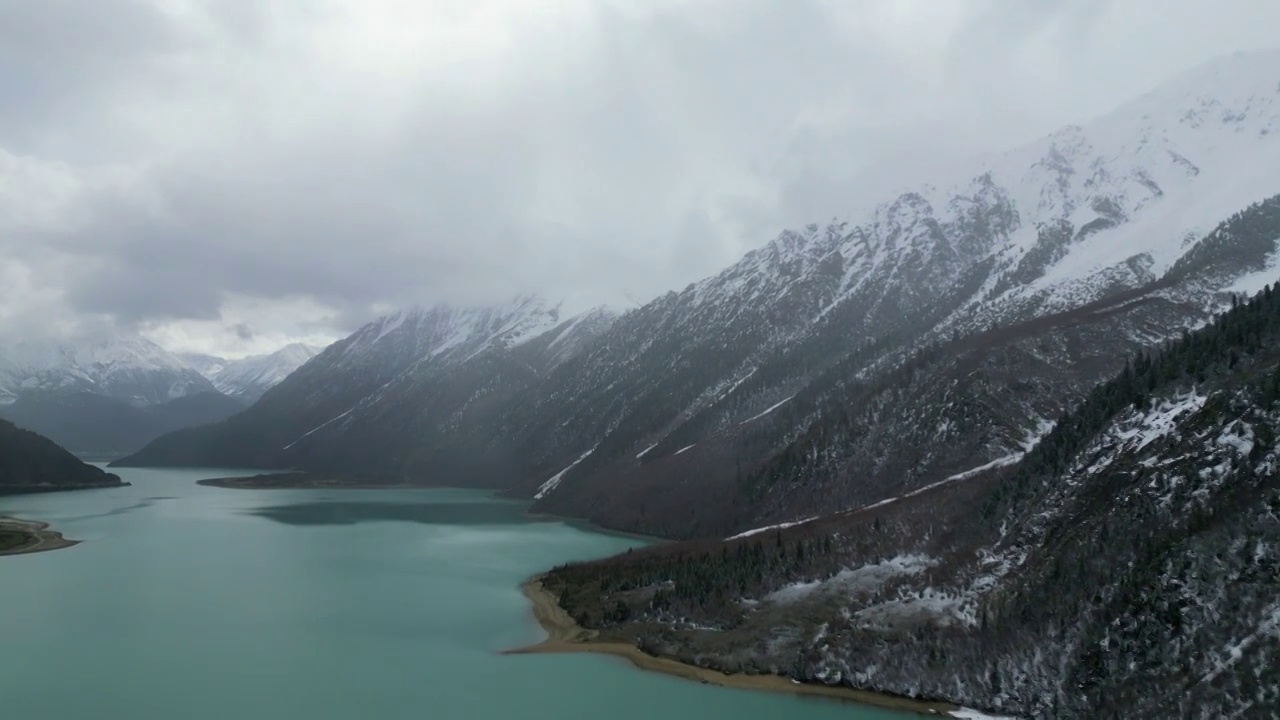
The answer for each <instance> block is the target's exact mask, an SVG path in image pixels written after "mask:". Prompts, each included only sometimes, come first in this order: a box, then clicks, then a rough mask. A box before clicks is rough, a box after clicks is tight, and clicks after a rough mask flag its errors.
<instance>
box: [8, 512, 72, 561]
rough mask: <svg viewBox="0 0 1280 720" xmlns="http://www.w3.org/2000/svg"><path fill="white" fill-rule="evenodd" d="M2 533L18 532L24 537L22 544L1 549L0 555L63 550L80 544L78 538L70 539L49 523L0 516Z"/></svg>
mask: <svg viewBox="0 0 1280 720" xmlns="http://www.w3.org/2000/svg"><path fill="white" fill-rule="evenodd" d="M0 534H17V535H21V536H23V537H24V540H23V542H21V543H20V544H18V545H15V546H13V547H10V548H5V549H0V556H3V555H25V554H28V553H38V552H46V551H49V550H61V549H63V548H69V547H71V546H73V545H78V544H79V541H78V540H68V539H66V538H64V537H63V536H62V533H60V532H57V531H56V530H50V529H49V523H42V522H35V521H34V520H19V519H17V518H11V517H0Z"/></svg>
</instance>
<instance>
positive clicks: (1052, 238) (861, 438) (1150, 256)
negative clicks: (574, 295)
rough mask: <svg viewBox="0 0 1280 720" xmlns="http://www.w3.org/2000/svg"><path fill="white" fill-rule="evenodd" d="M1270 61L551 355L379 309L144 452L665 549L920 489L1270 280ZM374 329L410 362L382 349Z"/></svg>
mask: <svg viewBox="0 0 1280 720" xmlns="http://www.w3.org/2000/svg"><path fill="white" fill-rule="evenodd" d="M1276 59H1277V55H1276V54H1274V53H1272V54H1258V55H1245V56H1233V57H1231V58H1226V59H1223V60H1222V61H1219V62H1217V63H1214V64H1211V65H1210V66H1207V67H1206V68H1202V69H1200V70H1198V71H1196V72H1193V73H1191V74H1189V75H1187V76H1184V77H1182V78H1179V79H1176V80H1174V81H1173V82H1171V83H1169V84H1167V85H1165V86H1163V87H1162V88H1159V89H1158V90H1156V91H1155V92H1153V93H1151V94H1149V95H1147V96H1144V97H1142V98H1138V99H1136V100H1135V101H1133V102H1131V103H1129V104H1127V105H1125V106H1124V107H1121V108H1119V109H1118V110H1117V111H1116V112H1114V113H1112V114H1110V115H1108V116H1106V117H1104V118H1100V119H1099V120H1097V121H1095V122H1093V123H1090V124H1088V125H1086V126H1083V127H1072V128H1066V129H1064V130H1062V131H1060V132H1058V133H1055V134H1053V135H1051V136H1049V137H1047V138H1044V139H1043V140H1041V141H1039V142H1036V143H1032V144H1031V145H1029V146H1027V147H1024V148H1020V149H1017V150H1014V151H1012V152H1009V153H1004V154H1000V155H994V156H991V157H986V158H979V159H977V160H975V161H972V162H970V163H966V164H965V165H963V166H962V167H959V168H950V169H945V170H942V171H939V172H938V173H936V174H934V175H932V176H931V178H932V181H931V182H929V183H920V184H919V185H918V187H915V188H914V189H912V190H910V191H908V192H905V193H901V194H899V195H897V196H896V197H890V198H887V199H886V200H885V201H884V202H882V203H879V204H878V205H875V206H874V207H870V208H863V209H857V210H855V211H854V212H853V213H851V214H850V215H849V218H848V219H845V220H835V221H832V222H830V223H827V224H826V225H823V226H819V225H816V224H815V225H811V226H809V227H806V228H804V229H803V230H801V231H796V232H792V231H788V232H784V233H783V234H782V235H780V236H779V237H778V238H777V239H776V240H775V241H773V242H772V243H770V244H768V245H766V246H765V247H763V248H760V249H759V250H756V251H753V252H751V253H749V254H748V255H747V256H746V257H744V258H743V259H742V260H741V261H740V262H738V263H736V264H735V265H733V266H732V267H730V268H727V269H726V270H725V271H723V272H721V273H719V274H717V275H716V276H714V277H711V278H707V279H705V280H703V281H701V282H699V283H695V284H693V285H691V286H689V287H688V288H685V289H684V290H682V291H680V292H672V293H668V294H666V295H664V296H662V297H660V298H657V299H655V300H654V301H652V302H650V303H648V304H646V305H644V306H642V307H640V308H637V309H635V310H632V311H630V312H628V313H626V314H624V315H623V316H621V317H619V318H617V319H616V320H612V321H611V322H608V323H607V324H602V325H601V326H600V328H599V329H598V330H594V331H592V332H591V333H588V335H589V337H588V338H587V339H586V340H585V341H584V342H583V343H581V344H580V345H578V346H576V349H575V351H574V352H573V353H570V356H568V357H563V358H560V359H557V360H556V361H554V362H550V361H549V360H548V358H547V356H546V354H545V352H544V350H549V349H550V348H549V346H547V347H543V346H541V345H539V343H537V342H528V343H524V344H522V345H518V346H515V347H505V346H503V347H497V348H489V349H488V350H486V351H483V352H478V351H474V350H471V349H468V350H466V351H454V350H453V349H451V348H452V347H453V346H447V347H446V349H448V352H444V351H441V352H440V353H439V354H433V353H434V351H433V350H431V348H432V347H434V345H433V343H440V342H443V341H441V340H440V337H441V336H440V335H439V334H438V333H435V332H434V331H433V328H434V327H435V325H434V324H433V323H434V321H433V322H428V323H426V324H420V323H419V322H418V321H417V320H414V321H413V322H409V323H408V325H407V327H408V328H409V330H404V329H403V328H402V326H403V325H405V323H406V317H404V316H397V317H393V318H389V319H386V320H384V321H382V322H381V323H379V324H375V325H371V326H369V327H367V328H365V329H363V330H361V331H360V332H359V333H357V335H355V336H352V337H351V338H348V339H347V340H345V341H343V342H341V343H339V344H338V345H336V346H334V347H333V348H330V350H329V351H326V353H324V354H322V355H321V356H320V357H318V358H316V360H315V361H313V362H312V363H309V364H308V365H307V366H306V367H304V368H303V370H302V371H299V373H295V376H294V377H298V381H297V383H296V384H294V383H292V382H291V381H293V380H294V377H291V378H290V379H289V380H286V381H285V383H283V384H282V385H281V386H280V388H277V391H278V392H277V391H272V392H269V393H267V395H266V396H264V398H263V401H262V402H261V403H259V406H260V407H258V408H255V410H254V411H253V412H251V413H246V415H245V416H243V417H240V418H237V419H236V420H235V421H234V422H230V423H227V424H225V425H223V426H220V427H218V428H213V429H208V430H202V431H199V432H189V433H184V434H182V435H181V436H173V437H169V438H164V439H162V440H161V441H160V442H157V443H156V444H154V445H153V446H151V447H149V448H147V449H146V450H144V451H143V452H142V453H140V454H139V455H138V456H136V457H135V458H133V459H131V460H130V462H141V463H157V462H164V463H180V464H208V463H215V462H216V463H218V464H237V465H252V466H259V467H261V466H268V467H300V468H304V469H311V470H325V471H328V470H338V471H341V470H344V469H346V470H356V469H359V470H360V471H361V472H373V473H375V474H376V473H386V474H394V475H398V476H413V477H416V478H419V479H420V480H421V481H423V482H434V483H447V484H459V483H461V484H473V485H484V486H496V487H509V488H511V490H512V492H514V493H517V494H520V495H524V496H527V497H534V496H537V497H538V503H537V507H538V508H539V509H544V510H547V511H551V512H558V513H567V514H576V515H584V516H587V517H589V518H590V519H592V520H595V521H597V522H600V523H603V524H605V525H609V526H612V527H618V528H623V529H629V530H637V531H643V532H650V533H659V534H665V535H671V536H694V535H723V534H728V533H730V532H732V531H734V530H737V529H742V528H745V527H750V526H752V525H753V524H766V523H770V522H775V521H777V522H781V521H785V520H791V519H794V518H795V517H797V516H804V514H806V513H808V514H812V513H815V512H828V511H831V510H835V509H839V507H842V506H847V505H850V504H857V503H861V502H872V501H875V500H878V499H881V498H884V497H891V496H896V495H899V494H902V493H905V492H910V491H912V490H915V489H918V488H921V487H925V486H928V485H930V484H932V483H934V482H938V481H940V480H942V479H944V478H946V477H948V476H949V475H950V474H952V473H954V472H957V471H959V470H961V469H963V468H965V467H974V466H977V465H981V464H984V463H987V462H991V461H994V460H997V459H999V458H1002V457H1006V456H1008V455H1010V454H1012V453H1015V452H1018V451H1020V450H1021V448H1022V445H1023V444H1024V443H1025V442H1027V441H1028V439H1029V438H1031V437H1034V436H1035V435H1036V434H1037V433H1038V429H1039V428H1040V427H1041V426H1042V425H1043V424H1044V423H1045V422H1047V420H1046V418H1052V417H1056V416H1057V415H1058V414H1060V413H1061V412H1063V411H1065V410H1068V409H1070V408H1072V407H1074V406H1075V405H1076V404H1077V403H1078V402H1080V401H1081V400H1083V399H1084V397H1085V396H1086V394H1087V392H1088V390H1089V388H1090V387H1091V386H1092V385H1093V384H1094V383H1096V382H1097V381H1099V380H1101V379H1103V378H1105V377H1107V376H1108V375H1109V374H1110V373H1112V372H1115V371H1118V370H1119V369H1120V368H1121V366H1122V365H1123V362H1124V359H1125V358H1126V357H1128V356H1129V355H1131V354H1132V353H1133V352H1134V351H1135V350H1136V349H1138V348H1140V347H1145V346H1149V345H1151V344H1153V343H1157V342H1159V341H1161V340H1164V339H1167V338H1172V337H1176V336H1178V335H1179V334H1181V333H1182V332H1183V331H1184V330H1186V329H1188V328H1191V327H1195V326H1197V325H1199V324H1201V323H1203V322H1204V321H1205V320H1206V319H1207V317H1208V314H1209V313H1210V312H1211V311H1212V310H1214V309H1216V308H1220V307H1222V305H1223V303H1225V302H1226V301H1227V298H1228V295H1227V294H1226V292H1225V291H1227V290H1229V289H1232V288H1244V287H1249V286H1251V285H1252V286H1254V287H1257V286H1260V281H1259V278H1262V277H1266V273H1267V272H1268V271H1269V269H1270V268H1274V267H1275V260H1276V241H1277V239H1280V224H1277V220H1278V218H1277V213H1276V210H1277V207H1280V176H1276V175H1275V173H1274V172H1273V171H1272V168H1273V167H1274V166H1275V163H1274V162H1273V160H1275V159H1276V153H1277V151H1278V149H1280V140H1278V139H1277V138H1280V131H1277V130H1276V128H1277V124H1276V123H1277V117H1278V116H1277V112H1280V110H1278V108H1280V106H1278V105H1277V97H1278V96H1277V85H1278V83H1280V76H1278V75H1277V71H1276V70H1275V68H1277V67H1280V62H1276ZM1224 78H1227V79H1228V80H1229V81H1228V80H1224ZM1233 213H1234V214H1235V216H1234V217H1233ZM453 312H454V311H451V310H449V309H448V308H441V309H438V310H435V311H430V312H426V311H420V312H419V314H418V315H416V316H415V317H426V316H427V315H431V316H432V317H437V316H438V317H441V318H444V317H453V315H452V313H453ZM498 314H499V315H502V313H501V312H499V313H498ZM480 324H481V325H483V324H484V323H480ZM551 324H552V323H545V324H542V325H540V327H549V326H550V325H551ZM473 325H474V323H473V321H470V320H469V321H467V323H466V327H472V326H473ZM386 328H390V329H389V330H388V332H390V333H391V334H392V335H396V334H397V333H400V334H402V335H403V336H404V338H405V343H406V348H405V349H404V350H401V349H399V346H398V345H396V344H390V343H371V341H373V340H374V339H376V338H377V337H380V334H381V332H382V330H383V329H386ZM462 336H463V337H467V338H470V337H472V334H471V333H470V332H466V333H463V335H462ZM475 337H488V335H487V334H486V333H483V332H481V333H477V334H475ZM545 337H549V333H543V334H542V335H538V336H537V338H538V339H542V338H545ZM339 347H344V348H347V347H349V348H355V350H353V351H352V352H353V353H354V357H359V358H362V362H364V363H368V365H369V367H368V368H365V367H357V366H354V365H350V364H346V363H343V362H340V360H341V358H342V357H344V356H343V355H342V354H340V353H338V351H337V348H339ZM485 347H489V346H485ZM989 348H997V349H998V352H993V353H989V352H985V350H987V349H989ZM344 352H345V351H344ZM330 353H334V354H333V355H332V356H330ZM327 356H328V357H329V360H325V358H326V357H327ZM322 360H324V362H321V361H322ZM411 366H412V371H410V367H411ZM384 369H385V371H383V370H384ZM303 371H306V372H305V376H304V372H303ZM975 373H976V374H975ZM286 386H289V388H290V389H289V390H288V391H285V390H284V388H285V387H286ZM949 391H950V394H948V392H949ZM921 422H928V423H929V424H928V425H927V427H928V428H930V432H924V431H923V430H921V428H922V427H926V426H922V425H920V424H919V423H921ZM851 448H857V450H856V451H853V450H851ZM865 458H871V459H872V460H873V462H871V463H869V464H864V463H863V460H864V459H865ZM808 480H813V482H808Z"/></svg>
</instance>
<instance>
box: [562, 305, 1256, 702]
mask: <svg viewBox="0 0 1280 720" xmlns="http://www.w3.org/2000/svg"><path fill="white" fill-rule="evenodd" d="M1277 437H1280V293H1277V292H1275V290H1274V289H1273V288H1271V287H1270V286H1268V288H1267V289H1266V290H1265V291H1264V292H1262V293H1260V294H1258V295H1257V296H1256V297H1254V298H1252V299H1249V300H1248V301H1246V302H1238V303H1237V304H1236V307H1235V308H1234V309H1232V310H1230V311H1228V312H1226V313H1224V314H1223V315H1221V316H1220V317H1218V318H1217V319H1216V320H1215V321H1214V322H1213V323H1211V324H1210V325H1208V326H1207V327H1205V328H1203V329H1201V330H1198V331H1196V332H1194V333H1189V334H1188V335H1186V336H1185V337H1184V338H1182V339H1180V340H1178V341H1175V342H1172V343H1170V344H1168V345H1165V346H1163V347H1160V348H1154V349H1152V350H1151V351H1148V352H1142V353H1138V354H1136V355H1134V356H1133V357H1132V358H1131V359H1130V361H1129V362H1128V363H1127V364H1126V365H1125V367H1124V369H1123V370H1122V371H1121V372H1120V373H1119V375H1118V376H1116V377H1115V378H1113V379H1112V380H1111V381H1109V382H1107V383H1104V384H1102V385H1099V386H1098V387H1097V388H1096V389H1094V390H1093V391H1091V392H1090V393H1088V396H1087V398H1086V399H1085V400H1084V402H1083V403H1082V404H1081V405H1080V406H1079V407H1078V408H1077V409H1075V410H1074V411H1072V412H1070V413H1067V414H1065V415H1063V416H1062V417H1059V418H1056V419H1055V422H1054V424H1053V429H1052V430H1050V431H1049V432H1048V433H1047V434H1045V435H1044V437H1043V438H1042V439H1041V440H1040V441H1039V442H1038V443H1036V444H1035V445H1034V447H1032V448H1031V449H1030V450H1029V451H1027V452H1026V454H1025V456H1023V457H1020V458H1010V459H1009V460H1008V461H1007V462H995V463H991V464H989V465H987V466H984V467H977V468H972V469H971V470H970V471H968V472H961V473H957V474H955V475H953V476H951V477H950V478H948V479H947V480H945V481H943V482H941V483H939V484H937V485H936V486H933V487H927V488H925V489H923V490H921V491H918V492H914V493H911V494H909V495H907V496H903V497H899V498H895V499H890V500H887V501H882V502H878V503H874V504H872V505H871V506H868V507H863V508H855V509H853V510H849V511H846V512H842V513H837V514H834V515H829V516H824V517H821V518H817V519H814V520H811V521H808V522H804V523H802V524H799V525H796V526H793V527H786V528H780V529H766V530H763V531H761V532H758V533H755V534H751V535H748V536H746V537H739V538H734V539H730V540H726V541H703V542H701V543H695V544H684V545H671V546H661V547H656V548H651V549H647V550H644V551H638V552H634V553H629V554H627V555H624V556H620V557H617V558H613V559H609V560H604V561H599V562H595V563H589V564H582V565H573V566H568V567H564V568H559V569H557V570H555V571H554V572H552V573H551V574H550V575H549V577H548V578H547V579H546V584H547V586H548V587H549V588H550V589H551V590H553V591H554V592H557V593H559V594H560V596H561V603H562V605H563V606H564V607H565V608H566V609H567V610H568V611H569V612H570V613H571V614H572V615H573V616H574V617H575V618H576V619H577V620H578V621H579V622H580V623H581V624H583V625H585V626H587V627H592V628H597V629H600V630H601V631H602V633H603V635H604V636H605V637H616V638H619V639H623V640H626V641H630V642H636V643H638V644H639V645H640V646H641V647H642V648H645V649H646V650H648V651H650V652H653V653H657V654H664V655H671V656H674V657H677V658H681V659H684V660H686V661H690V662H694V663H697V664H700V665H707V666H712V667H719V668H722V669H726V670H744V669H747V670H754V671H762V672H774V673H781V674H784V675H789V676H792V677H795V678H798V679H802V680H805V681H809V682H825V683H838V684H846V685H851V686H854V687H859V688H868V689H876V690H883V691H888V692H894V693H900V694H904V695H910V696H918V697H928V698H933V699H944V700H951V701H955V702H959V703H963V704H968V705H976V706H980V707H985V708H990V709H994V710H1000V711H1003V712H1009V713H1014V714H1018V715H1025V716H1033V717H1081V718H1134V717H1179V718H1182V717H1189V718H1223V717H1243V718H1253V717H1271V716H1274V715H1275V714H1277V713H1280V674H1278V670H1280V595H1277V586H1276V578H1277V577H1280V450H1278V448H1277V443H1276V438H1277Z"/></svg>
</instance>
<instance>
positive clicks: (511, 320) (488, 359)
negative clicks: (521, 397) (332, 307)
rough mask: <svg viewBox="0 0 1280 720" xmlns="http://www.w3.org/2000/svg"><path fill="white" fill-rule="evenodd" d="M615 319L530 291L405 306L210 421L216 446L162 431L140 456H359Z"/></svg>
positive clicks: (505, 386) (476, 401) (500, 386)
mask: <svg viewBox="0 0 1280 720" xmlns="http://www.w3.org/2000/svg"><path fill="white" fill-rule="evenodd" d="M613 318H614V316H613V314H612V313H611V312H609V311H606V310H600V309H597V310H592V311H588V312H586V313H583V314H581V315H578V316H574V317H571V318H567V319H562V318H561V311H560V308H559V306H558V305H554V304H550V303H547V302H545V301H543V300H542V299H540V298H536V297H531V296H522V297H518V298H516V299H515V300H514V301H512V302H510V303H506V304H502V305H496V306H489V307H477V308H459V307H453V306H448V305H441V306H436V307H431V308H421V307H420V308H413V309H409V310H405V311H401V312H398V313H395V314H392V315H389V316H386V317H382V318H379V319H377V320H375V321H373V322H371V323H369V324H367V325H365V326H364V327H362V328H361V329H359V330H357V331H356V332H355V333H353V334H352V335H350V336H349V337H347V338H345V339H343V340H340V341H338V342H336V343H334V344H333V345H331V346H329V347H328V348H326V349H325V350H324V351H323V352H321V353H320V354H319V355H317V356H315V357H314V358H313V359H312V360H310V361H309V362H307V363H305V364H304V365H303V366H302V367H300V368H299V369H298V370H297V371H295V372H294V373H292V374H291V375H289V376H288V377H287V378H285V380H284V381H283V382H281V383H280V384H279V385H277V386H276V387H274V388H272V389H271V390H269V391H268V392H267V393H265V394H264V395H263V397H262V398H261V400H259V402H258V403H256V404H255V405H254V406H253V407H251V408H250V409H249V410H247V411H246V412H244V413H242V414H241V415H239V416H237V417H235V418H232V419H230V420H228V421H227V422H226V423H223V424H222V425H220V426H218V427H216V428H210V429H209V430H207V439H208V441H209V442H208V444H207V445H206V444H205V439H206V438H205V437H197V436H196V434H192V433H185V434H183V435H184V436H183V437H176V436H175V437H174V438H164V439H162V440H161V441H159V442H157V443H155V444H154V446H153V447H151V448H148V449H147V451H145V452H144V453H141V454H140V455H139V456H137V458H136V461H138V462H147V463H150V462H168V461H180V460H178V458H180V457H185V456H186V455H187V453H197V454H200V455H202V456H204V457H207V458H209V460H210V462H213V458H221V459H222V461H223V462H230V463H241V462H246V463H250V464H255V465H256V466H258V467H272V466H277V465H282V464H292V463H295V459H298V458H306V459H310V458H318V457H319V456H320V455H326V456H327V455H328V454H329V453H330V448H329V447H328V444H329V443H330V442H332V440H333V439H334V437H335V436H336V437H341V438H342V441H341V442H339V443H338V444H337V445H335V446H334V447H333V449H334V450H335V451H341V452H342V453H344V455H343V456H344V457H345V460H343V462H347V463H351V464H356V463H359V462H361V458H365V459H367V458H369V457H370V456H371V454H372V455H373V456H375V457H376V456H378V453H380V452H381V450H382V448H383V446H385V445H386V444H387V443H389V442H395V443H398V442H401V441H402V440H403V439H405V438H406V437H408V436H411V435H412V434H414V433H415V432H416V430H415V428H416V427H417V423H421V422H436V421H439V422H448V421H449V418H452V417H454V416H455V415H456V414H457V413H460V412H466V411H467V410H468V409H471V410H476V409H478V408H483V407H485V405H486V404H485V403H483V402H481V400H482V398H483V397H484V396H486V395H490V394H495V393H506V392H511V388H520V389H522V390H523V389H527V388H528V386H529V385H530V384H531V382H532V381H534V380H536V378H537V377H539V376H540V374H542V373H545V372H548V371H550V370H551V369H553V368H556V367H559V366H561V365H562V364H564V363H566V362H567V361H568V360H570V359H572V358H573V357H575V356H576V354H577V353H578V352H580V351H582V349H584V348H586V347H588V346H590V344H591V341H592V340H593V339H594V338H596V337H598V336H599V335H600V334H601V333H603V332H605V331H606V330H607V329H608V328H609V327H610V325H611V324H612V321H613ZM424 408H427V410H426V411H425V412H424ZM384 423H390V424H391V426H392V427H393V429H392V431H391V432H385V430H386V426H385V425H384ZM366 429H368V432H370V433H372V436H371V437H369V438H367V439H366V440H364V441H361V442H363V443H364V447H363V448H362V449H360V450H358V451H356V452H350V451H351V450H352V448H351V446H350V445H348V444H347V442H348V441H349V440H351V438H354V437H357V436H362V433H363V432H365V430H366ZM419 437H424V436H423V435H421V434H420V435H419ZM424 442H426V438H425V437H424ZM160 458H168V460H161V459H160ZM248 458H252V460H249V459H248ZM383 459H386V458H385V457H384V458H383ZM394 468H395V465H394V464H392V465H386V466H381V467H377V468H373V467H370V468H368V469H369V470H370V472H384V473H385V472H392V471H393V470H394Z"/></svg>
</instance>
